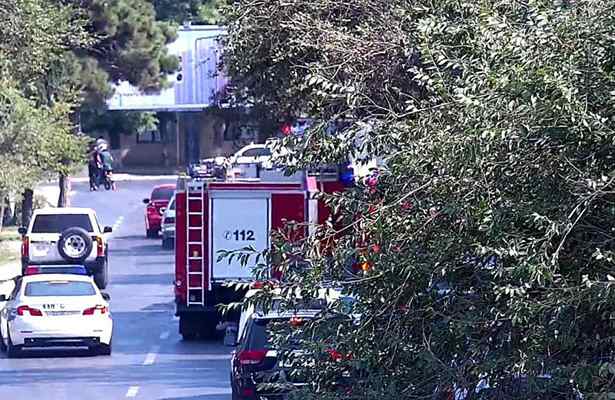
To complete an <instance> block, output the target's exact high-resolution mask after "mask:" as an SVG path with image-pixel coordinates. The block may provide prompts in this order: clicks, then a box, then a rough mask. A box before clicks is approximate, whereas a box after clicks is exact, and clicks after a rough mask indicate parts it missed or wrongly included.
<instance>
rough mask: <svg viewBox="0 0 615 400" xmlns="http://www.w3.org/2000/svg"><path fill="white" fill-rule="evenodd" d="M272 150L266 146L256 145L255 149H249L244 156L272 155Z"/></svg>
mask: <svg viewBox="0 0 615 400" xmlns="http://www.w3.org/2000/svg"><path fill="white" fill-rule="evenodd" d="M270 155H271V150H269V149H268V148H266V147H256V148H254V149H248V150H246V151H244V152H243V154H242V155H241V156H242V157H261V156H270Z"/></svg>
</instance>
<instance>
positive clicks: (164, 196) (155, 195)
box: [152, 188, 175, 200]
mask: <svg viewBox="0 0 615 400" xmlns="http://www.w3.org/2000/svg"><path fill="white" fill-rule="evenodd" d="M173 193H175V189H174V188H158V189H154V191H153V192H152V200H169V199H170V198H171V197H173Z"/></svg>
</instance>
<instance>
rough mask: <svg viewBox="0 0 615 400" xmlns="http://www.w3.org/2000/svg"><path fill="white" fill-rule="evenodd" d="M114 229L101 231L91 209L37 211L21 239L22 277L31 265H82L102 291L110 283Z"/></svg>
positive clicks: (106, 228)
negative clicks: (108, 235)
mask: <svg viewBox="0 0 615 400" xmlns="http://www.w3.org/2000/svg"><path fill="white" fill-rule="evenodd" d="M111 231H112V229H111V228H110V227H108V226H106V227H104V228H102V227H101V226H100V224H99V223H98V219H97V218H96V213H95V212H94V210H92V209H90V208H46V209H41V210H36V211H34V214H33V215H32V218H31V220H30V225H29V226H28V227H27V228H25V227H22V228H19V233H21V235H22V248H21V266H22V275H23V273H24V271H25V269H26V268H27V267H28V266H29V265H50V264H66V263H70V264H82V265H84V266H85V267H86V269H87V271H88V274H89V275H92V276H93V277H94V281H95V282H96V285H97V286H98V287H99V288H100V289H104V288H105V287H107V283H108V275H109V272H108V269H109V267H108V255H109V246H108V241H107V238H106V234H107V233H111Z"/></svg>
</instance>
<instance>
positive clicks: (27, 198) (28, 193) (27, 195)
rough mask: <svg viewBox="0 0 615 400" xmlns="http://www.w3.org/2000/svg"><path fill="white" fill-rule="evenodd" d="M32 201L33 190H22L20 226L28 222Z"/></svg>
mask: <svg viewBox="0 0 615 400" xmlns="http://www.w3.org/2000/svg"><path fill="white" fill-rule="evenodd" d="M33 203H34V191H33V190H32V189H26V190H24V192H23V199H22V200H21V226H28V225H29V224H30V218H32V206H33Z"/></svg>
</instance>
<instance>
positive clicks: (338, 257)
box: [225, 0, 615, 399]
mask: <svg viewBox="0 0 615 400" xmlns="http://www.w3.org/2000/svg"><path fill="white" fill-rule="evenodd" d="M614 7H615V1H612V0H605V1H601V2H593V1H552V0H548V1H547V0H535V1H530V2H502V1H495V0H485V1H453V0H443V1H439V2H433V1H427V0H418V1H417V0H413V1H410V0H352V1H346V2H340V1H335V0H310V1H306V0H284V1H282V0H268V1H264V0H256V1H253V0H251V1H239V2H235V3H234V5H233V6H232V7H230V8H229V9H228V11H227V18H228V26H229V37H228V41H227V51H226V55H225V57H226V65H227V67H228V69H229V72H230V74H231V76H232V78H233V80H234V85H235V88H236V91H235V94H236V95H237V98H238V99H249V100H251V101H254V102H256V103H259V104H265V105H267V106H268V107H269V108H270V109H272V110H273V112H274V113H276V114H278V115H284V114H289V115H298V114H302V113H308V114H310V115H312V116H314V117H316V118H317V119H320V120H322V121H325V122H326V121H330V120H333V119H336V118H344V119H346V120H347V121H351V122H352V125H351V127H350V128H348V129H347V130H345V131H343V132H341V133H338V134H337V135H331V134H327V133H326V132H325V130H324V129H322V127H316V128H315V129H313V130H311V131H310V132H308V133H307V134H306V135H305V136H304V137H302V138H291V139H288V141H287V143H286V144H287V145H289V146H292V147H294V149H295V152H294V155H293V157H294V158H295V159H296V160H295V161H298V162H300V163H302V164H303V165H320V164H323V163H332V162H336V161H342V160H344V159H346V158H348V157H349V156H353V155H354V156H355V157H366V156H367V157H376V156H378V157H382V158H383V159H384V160H385V161H386V167H383V168H382V169H381V170H380V171H379V174H378V175H377V176H374V177H372V178H371V179H368V180H366V181H365V182H364V183H361V184H359V185H358V186H357V187H356V188H354V189H352V190H348V191H346V192H344V193H343V194H337V195H335V196H327V199H328V201H329V203H330V204H331V206H332V207H333V209H334V210H335V211H336V215H337V216H338V218H337V220H336V221H335V223H331V224H327V225H324V226H320V227H319V229H317V230H316V231H315V232H314V233H313V234H312V235H310V236H309V237H308V238H306V239H303V240H296V237H295V238H293V237H292V236H289V235H282V234H279V235H278V237H277V240H276V242H275V243H276V245H275V246H274V248H273V250H272V253H271V254H269V259H270V260H274V261H276V263H277V264H279V265H280V267H281V268H282V269H283V270H284V271H285V273H286V274H285V276H286V283H285V285H286V286H288V288H294V287H296V288H299V289H301V290H302V293H303V295H304V296H306V295H308V294H309V293H310V292H311V291H312V290H313V289H314V288H316V287H319V286H322V285H323V282H327V283H328V284H333V285H335V284H339V285H341V286H343V287H344V290H345V292H346V293H348V294H352V295H353V296H354V297H355V298H356V304H355V305H354V306H353V308H352V310H351V311H349V310H347V309H344V308H341V306H340V307H339V309H338V310H337V311H338V312H339V313H341V315H344V314H346V315H348V314H349V313H353V314H356V315H360V318H359V319H358V322H357V324H358V326H354V327H353V326H350V327H344V326H343V325H340V323H339V321H338V319H331V318H329V319H323V320H320V321H318V322H317V323H314V324H308V325H306V326H304V327H302V328H297V329H295V330H291V331H290V332H289V330H288V329H285V330H284V331H283V332H281V333H284V334H279V335H276V336H275V340H276V341H278V342H279V343H280V344H281V345H282V349H289V348H292V346H294V345H296V343H298V342H299V343H302V344H303V347H304V349H305V352H302V353H301V355H300V358H301V359H300V360H298V361H297V360H295V366H296V368H297V369H298V370H299V371H300V373H302V374H304V375H305V376H307V382H309V385H308V386H307V387H306V388H305V390H303V391H302V393H301V394H300V395H301V396H300V397H302V398H314V399H316V398H318V399H327V398H366V399H375V398H378V399H400V398H408V399H425V398H433V396H436V398H437V396H439V395H443V396H444V394H445V392H446V390H449V391H451V390H453V389H452V388H453V387H456V388H457V389H459V390H464V389H465V390H467V391H468V392H467V393H468V396H475V393H474V391H473V388H474V387H476V384H477V383H478V382H479V381H480V380H481V379H486V380H487V381H488V382H489V384H490V385H491V386H492V388H496V389H494V390H496V391H497V390H501V391H502V390H504V383H505V382H506V381H507V380H508V381H510V379H511V378H512V377H514V376H525V377H529V380H530V381H532V382H534V381H535V380H536V377H538V376H540V375H541V374H545V373H548V374H550V375H551V376H552V378H551V379H548V380H547V381H546V383H545V382H543V383H545V385H546V387H542V389H540V390H542V391H543V392H544V391H546V392H547V394H544V393H543V394H542V395H539V394H536V393H535V391H537V390H538V389H536V388H535V387H534V386H535V385H533V384H530V386H531V387H533V388H534V389H533V390H534V393H520V392H517V393H516V394H515V393H514V392H513V393H512V394H510V393H509V395H508V397H502V398H517V399H528V398H551V399H555V398H564V397H561V396H560V395H558V394H557V392H558V391H559V390H561V388H562V387H563V386H566V385H568V382H570V381H572V382H573V385H575V386H577V387H578V389H579V390H580V391H581V392H582V393H583V394H584V395H585V398H594V399H606V398H612V397H613V396H615V374H614V373H613V372H614V371H615V364H613V359H612V358H609V357H612V356H613V334H612V332H613V328H614V324H613V318H614V316H615V278H614V276H615V274H614V273H613V267H615V264H614V263H615V253H614V251H615V232H614V231H613V229H614V228H613V227H614V226H615V161H614V160H615V134H614V130H613V128H614V127H615V115H614V114H613V110H614V107H613V106H614V98H615V96H614V94H615V82H614V78H615V74H614V67H615V47H613V41H612V38H613V35H614V34H615V24H614V22H615V14H614V13H613V12H612V10H613V9H614ZM353 264H354V265H355V266H358V267H359V268H358V269H353V268H350V266H351V265H353ZM306 266H307V268H306ZM287 293H288V294H289V298H292V297H293V296H292V295H291V294H290V293H291V292H290V290H289V291H288V292H287ZM266 294H267V291H265V293H264V295H263V296H264V297H263V298H261V300H264V299H265V297H266V296H265V295H266ZM291 303H292V301H291ZM338 315H339V314H338ZM328 348H334V349H336V350H337V351H339V352H341V354H342V356H339V355H338V356H336V357H333V358H331V357H328V356H327V352H326V350H327V349H328ZM281 354H282V357H285V358H287V361H288V362H291V363H292V362H293V356H292V355H293V354H296V353H291V352H286V351H282V353H281ZM344 354H346V355H348V354H351V355H352V356H351V357H345V356H343V355H344ZM609 360H611V361H610V364H609ZM314 365H317V366H318V368H314V367H313V366H314ZM306 366H308V367H306ZM344 377H346V378H344ZM351 378H355V379H354V380H352V379H351ZM344 379H346V381H347V382H346V383H343V382H344ZM543 386H544V385H543ZM540 396H542V397H540ZM558 396H560V397H558ZM449 398H450V397H449Z"/></svg>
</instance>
